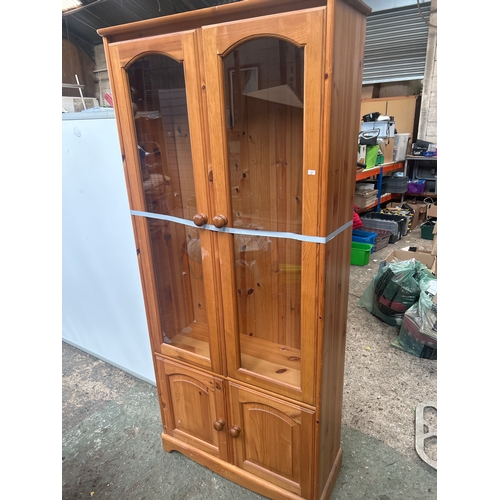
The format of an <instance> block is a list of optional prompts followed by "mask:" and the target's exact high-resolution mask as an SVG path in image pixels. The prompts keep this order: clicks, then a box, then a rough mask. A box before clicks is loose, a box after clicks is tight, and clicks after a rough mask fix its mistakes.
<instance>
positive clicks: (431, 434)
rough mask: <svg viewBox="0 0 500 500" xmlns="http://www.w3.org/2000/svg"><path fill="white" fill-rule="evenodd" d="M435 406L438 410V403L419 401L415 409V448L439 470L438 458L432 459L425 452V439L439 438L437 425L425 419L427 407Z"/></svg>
mask: <svg viewBox="0 0 500 500" xmlns="http://www.w3.org/2000/svg"><path fill="white" fill-rule="evenodd" d="M426 408H434V409H435V410H436V412H437V403H419V404H418V405H417V408H416V410H415V449H416V451H417V453H418V455H419V457H420V458H421V459H422V460H423V461H424V462H426V463H428V464H429V465H430V466H431V467H433V468H434V469H436V470H437V460H433V459H431V458H430V457H429V456H428V455H427V453H426V452H425V440H426V439H430V438H436V439H437V426H436V427H434V426H433V425H431V424H429V422H428V421H427V420H426V419H425V415H424V412H425V409H426Z"/></svg>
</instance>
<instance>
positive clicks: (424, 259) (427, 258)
mask: <svg viewBox="0 0 500 500" xmlns="http://www.w3.org/2000/svg"><path fill="white" fill-rule="evenodd" d="M396 259H398V260H411V259H416V260H418V261H419V262H421V263H422V264H424V266H426V267H427V269H429V270H430V271H431V272H432V273H434V274H436V268H437V265H436V261H437V259H436V256H435V255H432V254H431V253H430V252H425V251H422V252H410V251H408V250H393V251H392V252H391V253H390V254H389V255H388V256H387V257H386V259H385V262H393V261H394V260H396Z"/></svg>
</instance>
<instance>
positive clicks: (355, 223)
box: [352, 205, 363, 229]
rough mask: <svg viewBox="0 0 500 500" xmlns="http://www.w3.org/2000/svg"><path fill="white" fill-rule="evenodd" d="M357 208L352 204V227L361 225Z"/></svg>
mask: <svg viewBox="0 0 500 500" xmlns="http://www.w3.org/2000/svg"><path fill="white" fill-rule="evenodd" d="M357 209H358V207H357V206H356V205H354V211H353V216H352V227H353V229H359V228H360V227H363V222H362V221H361V217H360V216H359V215H358V213H357V212H356V210H357Z"/></svg>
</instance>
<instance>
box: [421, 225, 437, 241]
mask: <svg viewBox="0 0 500 500" xmlns="http://www.w3.org/2000/svg"><path fill="white" fill-rule="evenodd" d="M432 231H434V224H433V223H432V222H424V223H423V224H420V237H421V238H423V239H424V240H433V239H434V235H433V234H432Z"/></svg>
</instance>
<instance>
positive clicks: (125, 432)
mask: <svg viewBox="0 0 500 500" xmlns="http://www.w3.org/2000/svg"><path fill="white" fill-rule="evenodd" d="M431 244H432V242H430V241H429V240H423V239H421V238H420V230H419V229H418V228H417V229H415V230H414V231H413V232H412V233H409V234H408V235H407V236H406V237H403V238H402V240H400V241H399V242H397V243H396V244H394V245H389V246H388V247H386V248H385V249H382V250H380V251H379V252H377V253H375V254H373V255H372V256H371V261H370V264H369V265H367V266H363V267H358V266H351V283H350V295H349V317H348V322H349V324H348V332H347V351H346V367H345V373H346V376H345V384H344V385H345V387H346V389H345V391H344V393H345V394H344V405H343V407H344V415H343V425H342V447H343V451H344V458H343V466H342V469H341V471H340V475H339V477H338V480H337V483H336V486H335V489H334V491H333V493H332V496H331V499H335V500H347V499H350V500H361V499H371V500H427V499H429V500H430V499H436V498H437V472H436V470H434V469H433V468H432V467H430V466H429V465H427V463H425V462H424V461H423V460H422V459H421V458H420V457H419V456H418V454H417V453H416V452H415V449H414V435H415V427H414V411H415V406H416V403H418V402H421V401H422V400H426V401H436V385H437V384H436V382H437V380H436V379H437V368H436V363H437V362H436V361H430V360H423V359H419V358H416V357H414V356H412V355H410V354H408V353H405V352H402V351H399V350H397V349H395V348H394V347H391V346H390V340H392V339H394V338H395V337H396V336H397V333H398V332H397V330H396V329H395V328H394V327H391V326H389V325H385V324H384V323H383V322H381V321H380V320H378V319H377V318H375V317H374V316H372V315H371V314H369V313H368V312H367V311H366V310H365V309H363V308H361V307H359V306H358V305H357V303H358V300H359V297H360V295H361V294H362V293H363V291H364V289H365V288H366V286H367V285H368V284H369V283H370V281H371V279H372V277H373V276H374V275H375V274H376V272H377V270H378V263H379V262H380V260H383V259H384V258H385V257H386V256H387V255H388V254H389V253H390V251H392V250H393V249H395V248H403V247H406V246H408V245H416V246H420V247H422V248H425V249H430V246H431ZM358 344H359V345H358ZM357 346H358V347H357ZM368 346H371V347H370V349H369V350H368ZM62 368H63V374H62V399H63V400H62V498H63V500H73V499H81V498H85V499H86V498H93V499H100V498H109V499H120V500H128V499H130V500H132V499H133V500H160V499H161V500H167V499H176V500H181V499H186V500H187V499H190V500H191V499H193V500H196V499H203V500H211V499H214V500H215V499H228V500H233V499H242V500H243V499H245V500H251V499H259V498H263V497H261V496H260V495H257V494H255V493H253V492H251V491H249V490H247V489H245V488H242V487H240V486H238V485H236V484H234V483H231V482H230V481H228V480H226V479H224V478H222V477H220V476H218V475H216V474H214V473H213V472H211V471H210V470H208V469H206V468H204V467H202V466H200V465H198V464H197V463H195V462H193V461H191V460H190V459H188V458H187V457H185V456H183V455H181V454H180V453H177V452H172V453H166V452H164V451H163V448H162V444H161V439H160V434H161V431H162V427H161V420H160V413H159V407H158V399H157V393H156V388H155V387H154V386H151V385H149V384H147V383H145V382H143V381H141V380H138V379H137V378H135V377H133V376H131V375H129V374H127V373H125V372H123V371H122V370H120V369H118V368H116V367H114V366H111V365H109V364H107V363H105V362H103V361H101V360H99V359H96V358H94V357H92V356H90V355H88V354H86V353H84V352H83V351H81V350H79V349H76V348H74V347H72V346H70V345H68V344H66V343H64V342H63V343H62ZM387 370H389V373H390V371H391V370H396V371H398V372H403V371H404V372H405V373H402V375H404V377H403V381H404V384H403V383H399V384H397V383H395V381H394V378H395V377H394V376H393V375H390V376H387ZM365 372H366V373H365ZM367 379H368V380H369V382H367ZM422 380H425V383H421V382H422ZM369 383H372V384H373V386H374V387H376V388H377V391H376V394H375V393H373V394H372V392H373V390H372V389H370V388H369V387H368V388H367V386H369ZM348 388H349V389H348ZM371 397H373V398H375V399H377V401H378V402H377V404H374V405H372V403H371V399H370V398H371ZM380 401H384V403H383V404H382V403H380ZM359 415H362V416H363V418H361V417H360V416H359ZM436 418H437V416H436ZM435 425H436V427H437V424H435ZM434 446H435V450H434V451H433V452H435V453H437V440H436V443H435V445H434Z"/></svg>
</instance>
